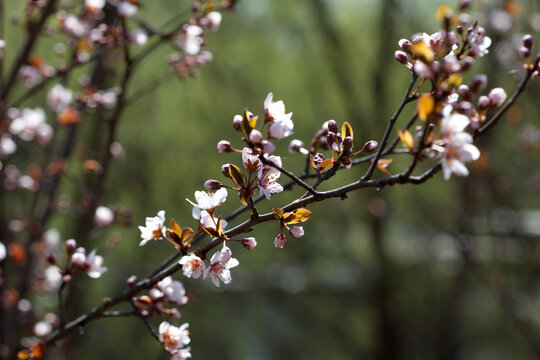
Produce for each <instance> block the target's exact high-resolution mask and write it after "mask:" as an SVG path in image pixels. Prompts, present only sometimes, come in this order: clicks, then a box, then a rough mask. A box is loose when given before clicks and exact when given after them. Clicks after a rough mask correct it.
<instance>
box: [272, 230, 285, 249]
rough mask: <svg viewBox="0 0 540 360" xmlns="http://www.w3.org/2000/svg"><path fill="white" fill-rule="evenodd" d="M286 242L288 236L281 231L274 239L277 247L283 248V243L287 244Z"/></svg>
mask: <svg viewBox="0 0 540 360" xmlns="http://www.w3.org/2000/svg"><path fill="white" fill-rule="evenodd" d="M286 242H287V237H285V234H284V233H280V234H278V236H276V238H275V239H274V246H275V247H277V248H280V249H282V248H283V245H285V243H286Z"/></svg>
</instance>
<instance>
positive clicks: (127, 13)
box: [117, 1, 137, 18]
mask: <svg viewBox="0 0 540 360" xmlns="http://www.w3.org/2000/svg"><path fill="white" fill-rule="evenodd" d="M117 10H118V15H119V16H121V17H125V18H129V17H132V16H133V15H135V14H136V13H137V5H134V4H132V3H130V2H129V1H121V2H120V3H119V4H118V6H117Z"/></svg>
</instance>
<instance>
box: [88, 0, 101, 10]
mask: <svg viewBox="0 0 540 360" xmlns="http://www.w3.org/2000/svg"><path fill="white" fill-rule="evenodd" d="M84 5H85V6H86V7H87V8H88V9H90V10H92V11H99V10H101V9H103V7H104V6H105V0H84Z"/></svg>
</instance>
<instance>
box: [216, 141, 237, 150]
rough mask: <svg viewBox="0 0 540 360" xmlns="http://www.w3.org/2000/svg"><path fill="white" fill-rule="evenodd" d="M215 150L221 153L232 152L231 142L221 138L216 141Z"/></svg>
mask: <svg viewBox="0 0 540 360" xmlns="http://www.w3.org/2000/svg"><path fill="white" fill-rule="evenodd" d="M217 150H218V151H219V152H220V153H222V152H228V153H229V152H232V151H233V148H232V146H231V143H230V142H228V141H227V140H221V141H220V142H218V143H217Z"/></svg>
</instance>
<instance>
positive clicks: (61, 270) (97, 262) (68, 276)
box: [47, 239, 107, 287]
mask: <svg viewBox="0 0 540 360" xmlns="http://www.w3.org/2000/svg"><path fill="white" fill-rule="evenodd" d="M65 252H66V254H67V256H68V262H67V265H66V266H65V267H61V266H60V265H59V264H58V262H57V261H56V255H55V254H54V253H52V252H49V253H48V254H47V260H48V261H49V263H50V264H51V265H53V266H54V267H51V268H49V270H48V271H50V273H49V275H50V276H49V278H50V281H52V282H56V283H57V282H58V281H60V280H61V282H64V283H69V282H71V281H72V279H73V276H74V275H75V274H76V273H78V272H83V273H86V274H87V275H88V276H89V277H91V278H93V279H97V278H100V277H101V275H103V274H104V273H105V272H106V271H107V267H105V266H103V256H101V255H97V250H96V249H94V250H92V251H91V252H90V253H89V254H86V249H85V248H83V247H77V242H76V241H75V240H73V239H69V240H67V241H66V243H65ZM55 268H56V269H55ZM58 274H60V275H61V277H60V276H58ZM53 287H56V286H55V285H53Z"/></svg>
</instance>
